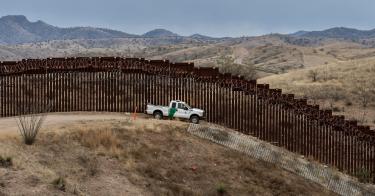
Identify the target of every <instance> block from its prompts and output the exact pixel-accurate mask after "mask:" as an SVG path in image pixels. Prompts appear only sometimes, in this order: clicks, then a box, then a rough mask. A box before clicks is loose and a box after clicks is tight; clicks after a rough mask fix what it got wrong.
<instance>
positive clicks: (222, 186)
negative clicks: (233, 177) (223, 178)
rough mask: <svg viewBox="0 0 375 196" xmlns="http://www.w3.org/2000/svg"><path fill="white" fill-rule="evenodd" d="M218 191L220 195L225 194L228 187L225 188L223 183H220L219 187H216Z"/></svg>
mask: <svg viewBox="0 0 375 196" xmlns="http://www.w3.org/2000/svg"><path fill="white" fill-rule="evenodd" d="M216 192H217V193H218V194H219V195H224V194H225V193H227V191H226V189H225V186H224V185H223V184H219V185H218V186H217V187H216Z"/></svg>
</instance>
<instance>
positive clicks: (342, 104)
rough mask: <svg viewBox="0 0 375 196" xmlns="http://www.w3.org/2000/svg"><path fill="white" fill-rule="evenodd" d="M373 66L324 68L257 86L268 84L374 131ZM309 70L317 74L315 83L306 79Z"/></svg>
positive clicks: (362, 63)
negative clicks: (369, 127)
mask: <svg viewBox="0 0 375 196" xmlns="http://www.w3.org/2000/svg"><path fill="white" fill-rule="evenodd" d="M374 64H375V58H365V59H361V60H354V61H345V62H341V63H332V64H325V65H320V66H316V67H312V68H308V69H303V70H297V71H293V72H289V73H286V74H281V75H274V76H270V77H266V78H262V79H260V80H259V83H269V84H270V85H271V88H281V89H283V90H284V92H286V93H293V94H296V96H297V97H307V98H309V99H310V103H311V104H319V105H320V106H321V108H322V109H332V110H334V111H335V112H336V114H343V115H346V116H347V118H349V119H357V120H359V122H360V123H362V124H366V125H370V126H372V127H374V128H375V124H374V123H373V119H375V112H374V108H375V80H374V79H373V78H374V76H375V66H374ZM311 70H314V71H316V72H317V74H318V75H317V81H316V82H313V81H312V78H311V77H310V76H309V73H310V72H311ZM365 102H366V103H365ZM363 114H365V115H363Z"/></svg>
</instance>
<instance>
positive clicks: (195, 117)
mask: <svg viewBox="0 0 375 196" xmlns="http://www.w3.org/2000/svg"><path fill="white" fill-rule="evenodd" d="M171 109H172V110H174V111H175V113H174V115H173V117H177V118H183V119H189V120H190V122H191V123H194V124H198V123H199V120H200V119H203V115H204V111H203V110H201V109H198V108H191V107H190V106H189V105H188V104H186V103H185V102H182V101H179V100H172V101H171V102H170V103H169V106H159V105H152V104H147V107H146V111H145V113H146V114H150V115H153V116H154V118H156V119H162V118H163V116H170V117H171V113H170V112H171ZM172 114H173V112H172Z"/></svg>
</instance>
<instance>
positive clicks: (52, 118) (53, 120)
mask: <svg viewBox="0 0 375 196" xmlns="http://www.w3.org/2000/svg"><path fill="white" fill-rule="evenodd" d="M129 117H130V115H129V114H128V113H127V114H126V113H106V112H76V113H75V112H70V113H51V114H48V116H47V117H46V119H45V121H44V127H49V126H53V125H69V124H72V123H74V122H79V121H87V120H112V119H114V120H116V119H124V118H129ZM13 134H18V127H17V122H16V118H15V117H12V118H0V136H1V135H13Z"/></svg>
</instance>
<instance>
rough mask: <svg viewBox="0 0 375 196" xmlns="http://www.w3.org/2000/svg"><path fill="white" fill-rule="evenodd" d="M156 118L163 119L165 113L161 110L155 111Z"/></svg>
mask: <svg viewBox="0 0 375 196" xmlns="http://www.w3.org/2000/svg"><path fill="white" fill-rule="evenodd" d="M154 118H155V119H158V120H161V119H162V118H163V114H162V113H161V112H159V111H156V112H154Z"/></svg>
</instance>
